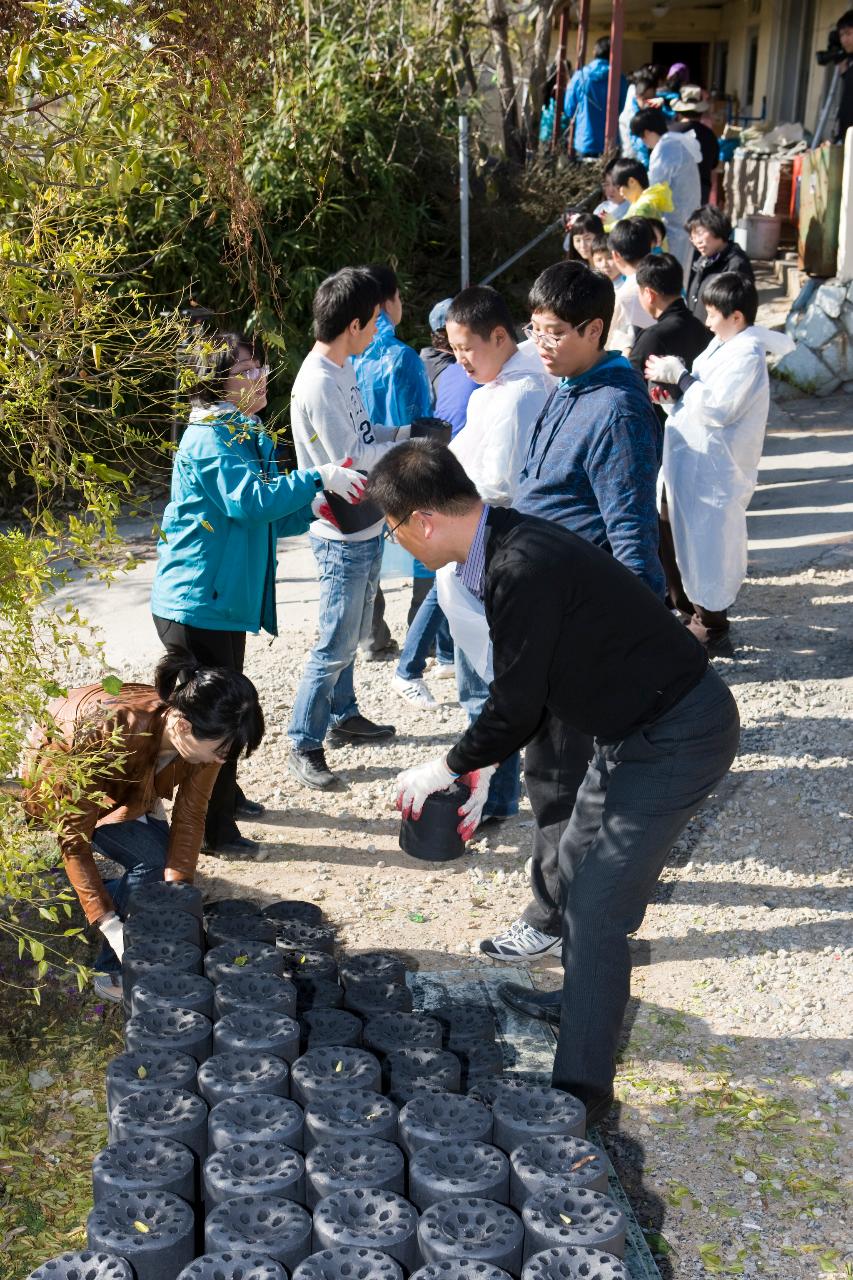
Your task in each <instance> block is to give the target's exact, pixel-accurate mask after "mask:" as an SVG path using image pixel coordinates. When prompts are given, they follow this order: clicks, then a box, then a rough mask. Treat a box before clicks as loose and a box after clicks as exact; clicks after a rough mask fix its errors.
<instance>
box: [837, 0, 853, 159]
mask: <svg viewBox="0 0 853 1280" xmlns="http://www.w3.org/2000/svg"><path fill="white" fill-rule="evenodd" d="M835 30H836V33H837V38H838V44H839V45H840V50H839V52H838V53H836V60H837V62H838V70H839V74H840V77H841V99H840V101H839V103H838V125H837V128H836V132H835V140H836V142H843V141H844V138H845V135H846V133H847V130H848V129H850V128H853V9H848V10H847V12H846V13H844V14H842V16H841V17H840V18H839V19H838V22H837V23H836V24H835ZM832 43H833V44H834V43H835V42H834V41H833V42H832ZM839 53H840V54H841V55H843V61H842V60H841V58H840V57H839Z"/></svg>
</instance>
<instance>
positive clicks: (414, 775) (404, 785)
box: [397, 759, 458, 821]
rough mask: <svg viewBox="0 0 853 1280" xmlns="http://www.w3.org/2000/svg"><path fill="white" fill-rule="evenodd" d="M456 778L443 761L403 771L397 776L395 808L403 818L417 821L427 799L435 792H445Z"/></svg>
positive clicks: (429, 762)
mask: <svg viewBox="0 0 853 1280" xmlns="http://www.w3.org/2000/svg"><path fill="white" fill-rule="evenodd" d="M457 777H458V775H457V774H455V773H451V772H450V770H449V769H448V767H447V765H446V764H445V762H444V760H443V759H438V760H428V761H427V763H426V764H419V765H416V766H415V768H414V769H404V770H403V772H402V773H398V774H397V808H398V809H399V810H400V812H401V813H402V815H403V817H404V818H410V817H411V818H414V819H415V821H417V820H418V818H419V817H420V816H421V812H422V810H423V807H424V804H425V802H426V799H427V797H428V796H431V795H433V794H434V792H436V791H446V790H447V788H448V787H451V786H453V783H454V782H455V781H456V779H457Z"/></svg>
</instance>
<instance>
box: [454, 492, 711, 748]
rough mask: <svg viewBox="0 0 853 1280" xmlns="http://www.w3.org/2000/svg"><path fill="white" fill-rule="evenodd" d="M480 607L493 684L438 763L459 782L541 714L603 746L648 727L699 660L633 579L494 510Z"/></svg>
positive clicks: (520, 739) (704, 661) (550, 533)
mask: <svg viewBox="0 0 853 1280" xmlns="http://www.w3.org/2000/svg"><path fill="white" fill-rule="evenodd" d="M488 528H489V537H488V542H487V545H486V582H485V606H486V617H487V619H488V622H489V631H490V633H491V637H492V644H493V647H494V668H495V675H494V680H493V681H492V684H491V687H490V689H489V698H488V701H487V702H486V705H485V706H484V708H483V710H482V711H481V713H480V715H479V717H478V719H477V720H475V722H474V723H473V724H472V725H471V726H470V728H469V729H468V730H467V732H466V733H465V734H463V736H462V738H461V739H460V740H459V742H458V743H457V744H456V746H455V747H453V748H452V750H451V751H450V753H449V755H448V757H447V763H448V765H449V767H450V768H451V769H452V770H453V772H454V773H467V772H468V771H469V770H470V769H477V768H479V767H481V766H483V765H487V764H494V763H496V762H497V761H500V760H505V759H506V758H507V757H508V756H510V755H511V754H512V753H513V751H516V750H517V749H518V748H519V747H521V746H523V745H524V744H525V743H526V742H527V741H529V739H530V738H531V737H532V736H533V734H534V733H535V732H536V730H537V728H538V727H539V724H540V722H541V720H542V717H543V714H544V713H545V712H546V711H549V712H551V714H552V715H554V716H556V717H557V718H558V719H560V720H563V721H565V723H566V724H569V725H572V726H573V727H574V728H576V729H579V730H581V731H582V732H583V733H588V734H592V735H594V736H595V737H597V738H599V739H601V740H602V741H603V742H618V741H619V740H620V739H622V738H624V737H627V736H628V734H630V733H632V732H633V731H634V730H635V729H638V728H640V727H641V726H642V725H645V724H649V723H650V722H651V721H653V720H656V719H657V718H658V717H659V716H661V715H662V714H663V713H664V712H665V711H668V710H669V708H670V707H673V706H674V705H675V704H676V702H678V701H679V700H680V699H681V698H683V697H684V695H685V694H686V693H688V692H689V691H690V689H692V688H693V687H694V686H695V685H696V684H698V682H699V680H700V679H701V678H702V676H703V675H704V673H705V669H706V668H707V665H708V658H707V655H706V653H705V650H704V649H703V648H702V646H701V645H700V644H699V642H698V641H697V640H695V639H694V637H693V636H692V635H691V634H690V632H689V631H688V630H687V629H686V628H685V627H684V626H682V625H681V623H680V622H677V621H676V619H675V618H674V616H673V615H672V614H671V613H670V612H669V610H668V609H667V608H666V606H665V605H664V604H663V603H662V602H661V601H660V600H658V599H657V597H656V596H655V595H654V593H653V592H652V591H650V590H649V588H648V587H647V586H646V585H645V583H643V582H641V581H640V579H639V578H637V577H636V575H635V574H633V573H631V571H630V570H629V569H626V568H625V566H624V565H622V564H620V563H619V561H618V560H615V559H614V558H613V556H611V555H608V553H607V552H606V551H604V550H602V549H601V548H600V547H596V546H594V545H593V544H592V543H590V542H587V541H586V540H585V539H584V538H579V537H578V536H577V535H576V534H574V533H571V532H569V530H568V529H563V528H561V527H560V526H559V525H556V524H551V523H550V522H549V521H547V520H540V519H538V518H537V517H536V516H525V515H522V514H521V513H520V512H518V511H513V510H512V508H504V509H499V508H492V510H491V511H490V513H489V518H488Z"/></svg>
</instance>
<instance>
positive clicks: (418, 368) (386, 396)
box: [352, 311, 432, 427]
mask: <svg viewBox="0 0 853 1280" xmlns="http://www.w3.org/2000/svg"><path fill="white" fill-rule="evenodd" d="M352 363H353V367H354V368H355V380H356V382H357V383H358V389H359V391H360V392H361V398H362V400H363V401H364V407H365V409H366V410H367V412H368V414H369V416H370V421H371V422H375V423H377V424H378V425H379V426H381V427H406V426H408V425H409V423H410V422H411V421H412V419H413V418H425V417H427V416H428V415H429V414H430V413H431V412H432V392H431V391H430V386H429V379H428V378H427V375H426V370H425V369H424V366H423V361H422V360H421V358H420V356H419V355H418V353H417V351H415V349H414V348H413V347H409V346H407V345H406V343H405V342H402V341H401V340H400V339H399V338H398V337H397V335H396V333H395V332H394V326H393V324H392V323H391V321H390V320H389V319H388V317H387V315H386V314H385V312H384V311H380V312H379V318H378V320H377V321H376V337H375V338H374V339H373V341H372V342H371V344H370V346H369V347H368V348H367V350H366V351H363V352H362V353H361V355H360V356H353V358H352Z"/></svg>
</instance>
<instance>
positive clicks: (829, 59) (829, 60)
mask: <svg viewBox="0 0 853 1280" xmlns="http://www.w3.org/2000/svg"><path fill="white" fill-rule="evenodd" d="M847 56H848V55H847V54H846V53H845V52H844V50H843V49H842V47H841V37H840V36H839V34H838V28H837V27H833V28H832V30H831V31H830V33H829V38H828V39H827V42H826V48H825V49H818V51H817V53H816V54H815V57H816V58H817V62H818V66H819V67H830V66H834V65H835V64H836V63H839V62H843V61H844V59H845V58H846V57H847Z"/></svg>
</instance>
